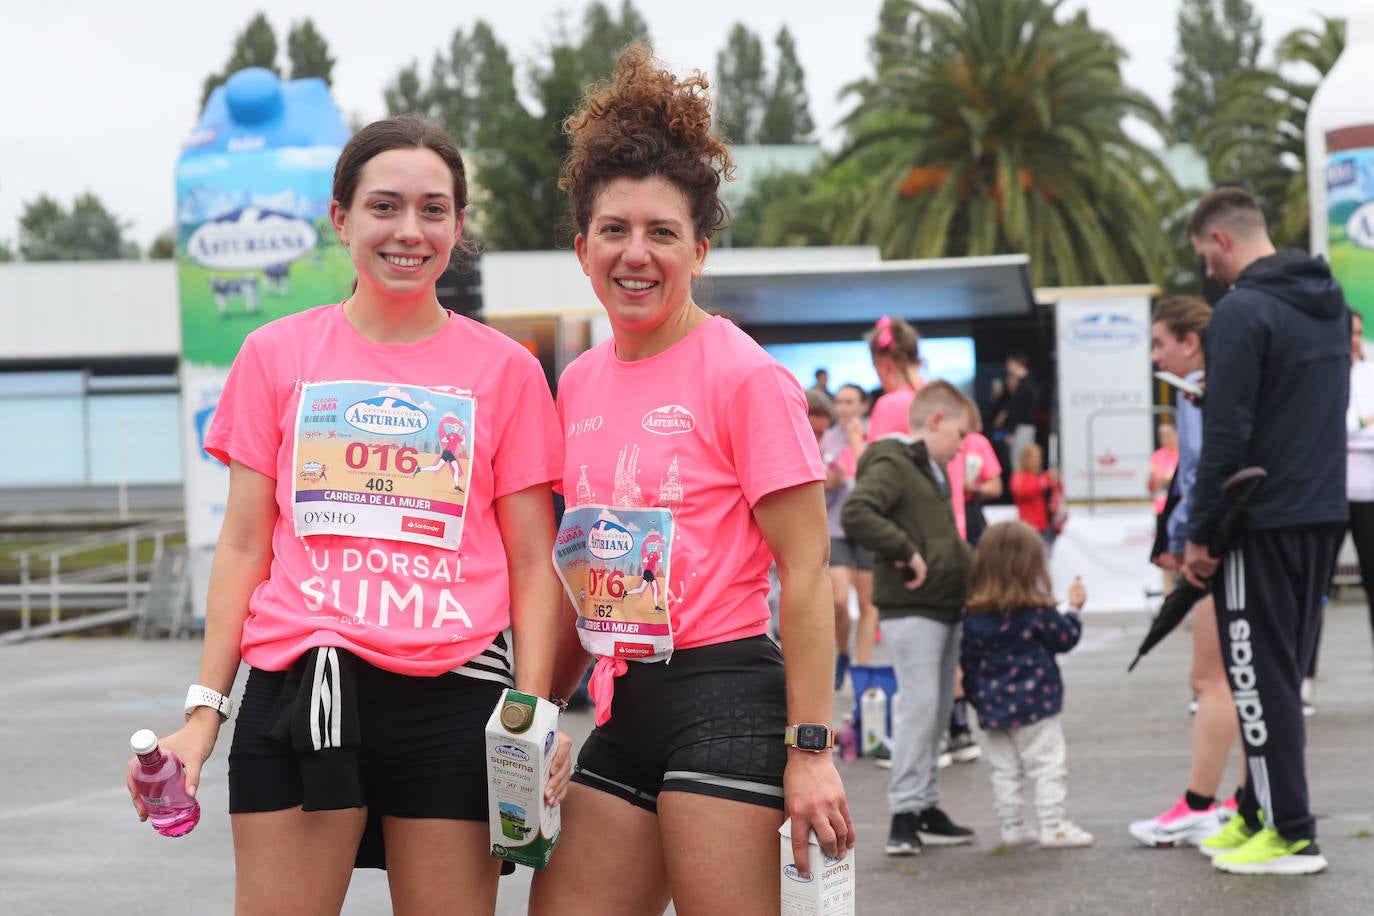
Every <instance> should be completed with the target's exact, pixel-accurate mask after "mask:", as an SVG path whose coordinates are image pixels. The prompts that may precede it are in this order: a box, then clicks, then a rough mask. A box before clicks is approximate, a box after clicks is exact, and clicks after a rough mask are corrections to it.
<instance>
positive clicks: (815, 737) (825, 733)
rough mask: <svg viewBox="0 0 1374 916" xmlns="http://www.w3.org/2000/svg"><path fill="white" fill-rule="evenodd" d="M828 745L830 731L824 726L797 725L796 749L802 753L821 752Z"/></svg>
mask: <svg viewBox="0 0 1374 916" xmlns="http://www.w3.org/2000/svg"><path fill="white" fill-rule="evenodd" d="M829 743H830V729H828V728H826V727H825V726H824V725H798V726H797V747H799V748H801V749H802V750H804V751H823V750H825V749H826V746H827V745H828V744H829Z"/></svg>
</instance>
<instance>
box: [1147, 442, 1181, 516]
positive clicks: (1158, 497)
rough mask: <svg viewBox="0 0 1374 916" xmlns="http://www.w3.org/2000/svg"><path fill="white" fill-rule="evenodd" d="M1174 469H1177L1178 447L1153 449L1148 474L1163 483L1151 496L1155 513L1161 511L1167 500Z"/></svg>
mask: <svg viewBox="0 0 1374 916" xmlns="http://www.w3.org/2000/svg"><path fill="white" fill-rule="evenodd" d="M1176 470H1178V449H1173V450H1172V451H1171V450H1169V449H1167V448H1157V449H1155V453H1154V454H1153V455H1151V456H1150V476H1151V477H1153V478H1154V479H1155V480H1157V481H1160V482H1161V483H1162V484H1163V486H1162V487H1161V488H1160V489H1159V490H1158V491H1156V492H1155V494H1154V496H1153V497H1151V502H1152V504H1153V505H1154V510H1155V515H1159V514H1160V513H1161V512H1163V511H1164V507H1165V506H1166V505H1167V504H1168V502H1169V483H1170V482H1171V481H1172V480H1173V479H1174V471H1176Z"/></svg>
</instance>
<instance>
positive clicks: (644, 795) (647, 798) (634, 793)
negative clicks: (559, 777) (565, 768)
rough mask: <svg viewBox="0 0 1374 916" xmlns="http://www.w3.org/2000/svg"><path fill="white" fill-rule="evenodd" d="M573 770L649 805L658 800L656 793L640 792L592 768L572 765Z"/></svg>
mask: <svg viewBox="0 0 1374 916" xmlns="http://www.w3.org/2000/svg"><path fill="white" fill-rule="evenodd" d="M573 772H574V773H576V774H577V775H579V776H584V777H586V778H587V779H593V780H596V781H597V782H599V783H601V784H603V785H607V786H614V787H615V788H616V789H619V790H620V792H621V794H623V795H628V796H632V797H634V798H638V799H642V800H643V801H646V802H649V803H650V804H651V805H652V804H655V803H656V802H657V801H658V796H657V795H650V794H649V793H648V792H641V791H639V790H638V789H636V788H635V787H634V786H632V785H629V784H627V783H623V782H617V781H616V780H614V779H608V778H606V777H605V776H602V775H601V774H600V773H597V772H595V771H593V770H589V769H587V768H586V767H581V766H579V767H574V768H573Z"/></svg>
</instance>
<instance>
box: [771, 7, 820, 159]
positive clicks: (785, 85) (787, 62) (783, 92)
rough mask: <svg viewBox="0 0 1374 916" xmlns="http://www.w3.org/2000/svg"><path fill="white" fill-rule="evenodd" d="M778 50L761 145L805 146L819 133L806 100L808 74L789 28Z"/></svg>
mask: <svg viewBox="0 0 1374 916" xmlns="http://www.w3.org/2000/svg"><path fill="white" fill-rule="evenodd" d="M774 45H775V46H776V48H777V50H778V64H777V69H776V70H775V71H774V74H773V90H772V92H770V93H769V95H768V104H767V106H766V107H765V108H764V111H763V121H762V123H761V124H760V125H759V142H760V143H805V142H807V141H808V140H809V139H810V138H811V134H812V132H813V131H814V130H815V129H816V125H815V123H814V122H813V121H812V120H811V111H810V103H809V102H808V100H807V97H806V74H805V73H804V72H803V71H802V66H801V62H800V61H798V60H797V46H796V43H795V42H794V41H793V40H792V33H791V32H789V31H787V26H783V27H782V28H781V29H779V30H778V37H777V38H776V39H774Z"/></svg>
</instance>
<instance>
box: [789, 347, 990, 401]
mask: <svg viewBox="0 0 1374 916" xmlns="http://www.w3.org/2000/svg"><path fill="white" fill-rule="evenodd" d="M764 349H765V350H767V351H768V353H769V354H770V355H771V356H772V357H773V358H774V359H776V360H777V361H778V362H780V363H782V364H783V366H785V367H786V368H787V370H788V371H789V372H791V373H792V374H793V375H795V376H796V377H797V380H798V381H800V382H801V384H802V387H803V388H810V387H811V386H812V385H814V384H815V383H816V370H817V369H824V370H825V371H826V372H827V373H828V374H829V376H830V385H829V387H830V390H831V391H832V392H833V391H834V390H835V389H836V388H838V387H840V386H841V385H850V384H854V385H858V386H859V387H860V388H863V389H864V390H865V391H872V390H873V389H875V388H877V387H878V373H877V372H875V371H874V370H873V361H872V359H871V358H870V357H869V355H868V344H866V343H864V342H863V341H862V340H827V341H821V342H817V343H778V344H766V345H765V346H764ZM920 353H921V375H923V376H924V377H925V378H926V379H927V380H934V379H944V380H945V381H947V382H949V383H950V384H952V385H954V386H955V387H956V388H958V389H959V390H960V391H963V392H964V393H965V394H967V395H969V396H970V397H971V396H972V395H973V373H974V359H973V338H972V337H922V338H921V343H920Z"/></svg>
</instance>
